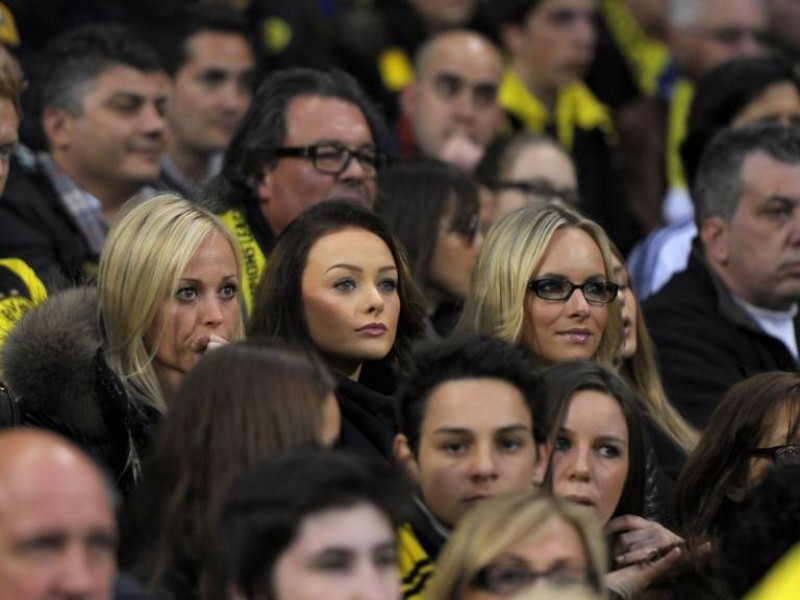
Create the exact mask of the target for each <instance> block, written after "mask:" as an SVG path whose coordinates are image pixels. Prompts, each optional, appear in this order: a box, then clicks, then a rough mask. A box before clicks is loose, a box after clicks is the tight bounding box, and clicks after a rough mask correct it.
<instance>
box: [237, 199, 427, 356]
mask: <svg viewBox="0 0 800 600" xmlns="http://www.w3.org/2000/svg"><path fill="white" fill-rule="evenodd" d="M348 227H355V228H358V229H364V230H365V231H369V232H370V233H373V234H375V235H376V236H378V237H379V238H380V239H381V240H383V242H384V243H385V244H386V246H387V247H388V248H389V251H390V252H391V253H392V257H393V258H394V262H395V265H396V266H397V274H398V280H397V293H398V295H399V297H400V319H399V322H398V324H397V337H396V339H395V343H394V346H393V348H392V350H391V351H390V353H389V358H390V359H393V360H395V361H397V362H398V363H399V364H400V365H401V366H407V365H408V362H409V357H410V352H411V344H412V342H413V341H414V340H415V339H416V338H417V337H419V336H420V335H421V334H422V332H423V330H424V325H423V317H424V309H423V300H422V296H421V294H420V292H419V290H418V289H417V287H416V285H415V284H414V280H413V278H412V277H411V273H410V271H409V268H408V261H407V259H406V258H405V252H404V251H403V249H402V247H401V246H400V245H399V244H398V243H397V242H396V240H395V238H394V236H393V235H392V233H391V231H390V230H389V228H388V227H387V225H386V223H384V222H383V220H381V218H380V217H378V216H377V215H375V214H374V213H372V212H370V211H368V210H366V209H364V208H361V207H358V206H356V205H354V204H352V203H351V202H347V201H344V200H330V201H326V202H322V203H320V204H317V205H315V206H312V207H311V208H310V209H308V210H307V211H305V212H304V213H302V214H301V215H300V216H299V217H298V218H297V219H295V220H294V221H292V222H291V223H290V224H289V225H288V226H287V227H286V229H284V230H283V232H282V233H281V235H280V236H279V237H278V241H277V243H276V244H275V248H274V250H273V251H272V254H271V255H270V257H269V262H268V263H267V268H266V270H265V271H264V275H263V276H262V278H261V282H260V283H259V285H258V289H257V290H256V296H255V303H254V304H255V305H254V308H253V314H252V317H251V319H250V328H249V335H257V336H263V337H266V338H270V339H277V340H280V341H282V342H283V343H285V344H287V345H288V346H290V347H292V348H296V349H299V350H302V351H305V352H308V353H311V354H314V353H316V348H315V346H314V342H313V340H312V339H311V334H310V333H309V331H308V322H307V320H306V317H305V314H304V312H303V299H302V289H301V282H302V278H303V271H304V270H305V267H306V263H307V262H308V254H309V252H310V251H311V248H312V247H313V246H314V244H316V242H317V241H318V240H319V239H320V238H322V237H324V236H326V235H329V234H331V233H336V232H338V231H341V230H342V229H346V228H348Z"/></svg>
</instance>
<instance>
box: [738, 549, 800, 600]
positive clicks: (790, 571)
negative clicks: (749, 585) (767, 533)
mask: <svg viewBox="0 0 800 600" xmlns="http://www.w3.org/2000/svg"><path fill="white" fill-rule="evenodd" d="M798 598H800V544H796V545H795V547H794V548H792V549H791V550H790V551H789V552H788V553H787V554H786V555H785V556H784V557H783V558H782V559H781V560H780V562H779V563H778V564H777V565H775V566H774V567H773V568H772V570H771V571H770V572H769V573H767V576H766V577H765V578H764V579H763V580H762V581H761V583H759V584H758V585H757V586H756V587H755V589H754V590H753V591H752V592H751V593H750V594H748V595H747V597H746V598H745V600H797V599H798Z"/></svg>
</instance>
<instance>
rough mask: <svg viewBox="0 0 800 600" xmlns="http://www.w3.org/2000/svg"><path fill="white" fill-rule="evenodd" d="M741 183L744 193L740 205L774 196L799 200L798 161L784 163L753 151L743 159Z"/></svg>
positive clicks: (799, 165)
mask: <svg viewBox="0 0 800 600" xmlns="http://www.w3.org/2000/svg"><path fill="white" fill-rule="evenodd" d="M742 183H743V187H744V195H743V197H742V200H741V202H740V203H739V206H740V207H744V208H747V207H748V205H752V204H760V203H761V202H763V201H764V200H766V199H768V198H770V197H775V196H779V197H782V198H788V199H790V200H793V201H795V202H800V162H797V163H785V162H782V161H779V160H776V159H774V158H772V157H770V156H769V155H767V154H765V153H763V152H755V153H753V154H750V155H749V156H747V157H746V158H745V159H744V162H743V164H742ZM748 192H750V193H748Z"/></svg>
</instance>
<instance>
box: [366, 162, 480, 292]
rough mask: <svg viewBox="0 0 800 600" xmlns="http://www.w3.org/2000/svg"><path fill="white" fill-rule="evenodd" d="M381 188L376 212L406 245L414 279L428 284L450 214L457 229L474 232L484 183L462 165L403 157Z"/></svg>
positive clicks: (385, 175)
mask: <svg viewBox="0 0 800 600" xmlns="http://www.w3.org/2000/svg"><path fill="white" fill-rule="evenodd" d="M378 189H379V194H378V200H377V202H376V204H375V212H376V213H377V214H378V215H379V216H380V217H381V218H383V220H384V221H386V223H387V225H389V227H390V228H391V230H392V231H394V233H395V235H396V236H397V239H398V240H399V241H400V243H401V244H403V247H404V248H405V249H406V251H407V252H408V257H409V259H410V261H411V270H412V273H413V275H414V278H415V279H416V281H417V283H418V284H420V285H423V286H424V284H425V280H426V278H427V271H428V266H429V265H430V261H431V258H432V257H433V250H434V248H435V246H436V240H437V238H438V236H439V223H440V221H441V219H442V217H443V216H444V215H445V213H447V212H448V211H450V210H452V211H453V219H452V228H453V229H454V230H455V231H459V232H462V233H470V232H471V228H472V227H474V226H476V225H477V219H478V211H479V209H480V203H479V199H478V186H477V184H476V183H475V181H474V180H473V179H472V178H471V177H470V176H469V175H467V174H466V173H465V172H464V171H463V170H461V169H459V168H458V167H455V166H453V165H449V164H447V163H444V162H441V161H438V160H433V159H426V158H412V159H401V160H398V161H396V162H395V163H394V164H393V165H392V166H391V167H390V168H389V169H386V170H385V171H383V172H381V174H380V178H379V180H378Z"/></svg>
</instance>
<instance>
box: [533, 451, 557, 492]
mask: <svg viewBox="0 0 800 600" xmlns="http://www.w3.org/2000/svg"><path fill="white" fill-rule="evenodd" d="M552 450H553V446H552V444H551V443H550V442H545V443H543V444H536V451H537V457H538V459H537V461H536V467H535V468H534V471H533V483H534V484H535V485H537V486H541V485H542V484H543V483H544V478H545V476H546V475H547V467H548V466H550V454H551V452H552Z"/></svg>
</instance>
